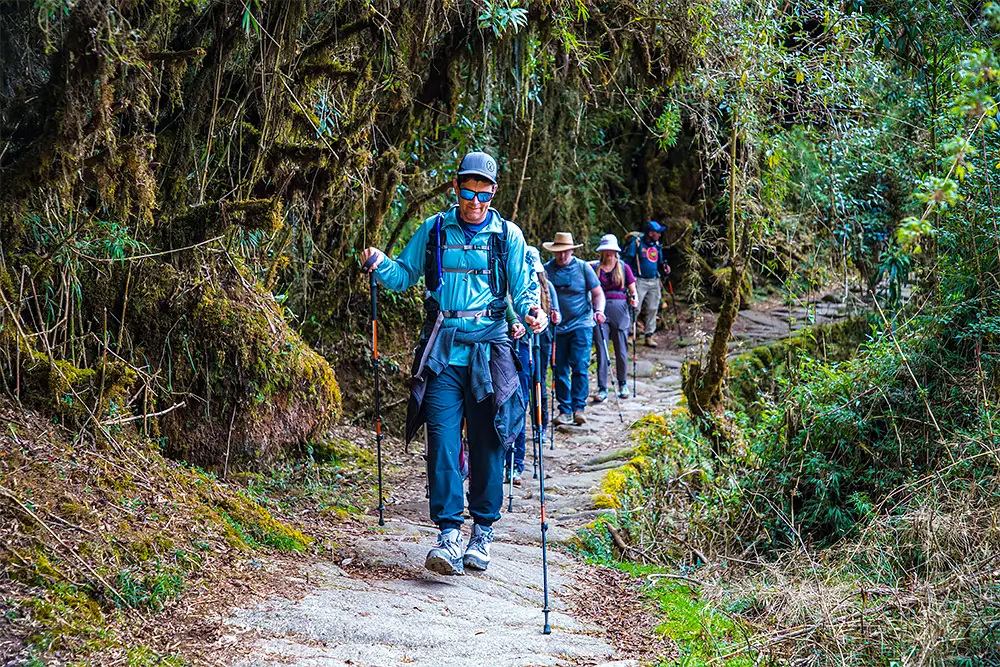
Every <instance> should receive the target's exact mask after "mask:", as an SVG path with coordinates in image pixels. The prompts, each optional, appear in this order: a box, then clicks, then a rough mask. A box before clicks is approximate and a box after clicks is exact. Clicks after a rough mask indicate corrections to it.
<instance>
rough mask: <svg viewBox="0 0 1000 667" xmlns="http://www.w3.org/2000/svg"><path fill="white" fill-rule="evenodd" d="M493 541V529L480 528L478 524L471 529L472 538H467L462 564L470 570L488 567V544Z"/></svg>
mask: <svg viewBox="0 0 1000 667" xmlns="http://www.w3.org/2000/svg"><path fill="white" fill-rule="evenodd" d="M492 541H493V529H492V528H489V527H488V526H480V525H479V524H478V523H477V524H475V525H474V526H473V527H472V536H471V537H469V548H468V549H466V550H465V558H463V559H462V560H463V562H464V563H465V567H467V568H469V569H470V570H485V569H486V568H488V567H489V566H490V542H492Z"/></svg>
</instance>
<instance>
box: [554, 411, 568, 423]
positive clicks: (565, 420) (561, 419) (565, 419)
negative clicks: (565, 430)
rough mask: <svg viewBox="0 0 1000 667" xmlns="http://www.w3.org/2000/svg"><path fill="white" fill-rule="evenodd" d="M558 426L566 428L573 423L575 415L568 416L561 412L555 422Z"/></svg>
mask: <svg viewBox="0 0 1000 667" xmlns="http://www.w3.org/2000/svg"><path fill="white" fill-rule="evenodd" d="M553 421H554V422H555V425H556V426H565V425H566V424H572V423H573V415H570V414H566V413H565V412H560V413H559V416H558V417H556V418H555V419H554V420H553Z"/></svg>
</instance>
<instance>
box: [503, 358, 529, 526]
mask: <svg viewBox="0 0 1000 667" xmlns="http://www.w3.org/2000/svg"><path fill="white" fill-rule="evenodd" d="M515 345H520V343H519V342H517V341H515ZM529 347H530V346H529ZM529 351H530V350H529ZM532 361H533V360H532V359H529V360H528V372H529V373H531V362H532ZM532 377H534V376H533V375H532ZM528 402H529V404H533V401H532V400H531V398H529V401H528ZM525 428H527V427H525ZM525 435H527V434H525ZM525 441H527V438H525ZM534 443H535V436H534V434H532V436H531V444H532V447H534ZM509 475H510V477H508V478H507V481H508V482H509V484H510V486H509V491H508V492H507V511H508V512H513V511H514V445H511V446H510V471H509Z"/></svg>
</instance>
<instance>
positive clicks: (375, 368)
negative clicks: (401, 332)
mask: <svg viewBox="0 0 1000 667" xmlns="http://www.w3.org/2000/svg"><path fill="white" fill-rule="evenodd" d="M377 259H378V255H377V254H374V255H372V256H371V257H369V258H368V261H366V262H365V265H364V266H363V267H362V269H364V270H365V271H368V275H369V276H370V277H371V290H372V373H373V374H374V375H375V451H376V456H377V458H378V525H380V526H384V525H385V496H384V495H383V494H382V392H381V390H380V388H379V381H378V376H379V359H378V296H377V295H378V285H377V284H376V282H375V272H374V271H372V270H371V269H372V265H373V264H374V263H375V261H376V260H377Z"/></svg>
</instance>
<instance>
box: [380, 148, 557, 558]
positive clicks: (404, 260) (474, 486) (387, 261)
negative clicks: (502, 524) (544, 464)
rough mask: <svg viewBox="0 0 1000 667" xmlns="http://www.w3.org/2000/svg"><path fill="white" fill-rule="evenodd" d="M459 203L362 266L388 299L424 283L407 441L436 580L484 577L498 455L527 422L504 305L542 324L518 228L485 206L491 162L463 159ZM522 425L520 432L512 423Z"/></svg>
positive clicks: (497, 496) (490, 191)
mask: <svg viewBox="0 0 1000 667" xmlns="http://www.w3.org/2000/svg"><path fill="white" fill-rule="evenodd" d="M453 187H454V189H455V194H456V195H457V196H458V205H457V206H452V207H451V208H449V209H448V210H447V211H443V212H441V213H438V214H436V215H434V216H432V217H430V218H428V219H427V220H425V221H424V222H423V224H421V225H420V228H419V229H418V230H417V231H416V233H415V234H414V235H413V238H412V239H410V242H409V243H408V244H407V245H406V247H405V248H404V249H403V252H402V253H400V255H399V256H398V257H397V258H396V259H391V258H389V257H387V256H386V255H385V254H384V253H382V251H381V250H378V249H376V248H367V249H366V250H365V251H364V252H362V254H361V261H362V263H364V262H366V261H367V260H368V259H369V258H370V257H372V256H373V255H374V256H375V257H376V259H375V260H374V264H373V266H372V270H374V271H375V275H376V278H377V279H378V281H379V282H380V283H381V284H382V285H384V286H385V287H387V288H389V289H391V290H406V289H409V288H410V287H412V286H413V285H415V284H416V283H417V282H418V281H419V280H420V278H421V277H423V278H424V281H425V287H426V288H427V293H426V300H425V302H424V309H425V311H426V313H427V318H426V320H425V322H424V329H423V335H422V336H421V344H420V346H419V347H418V348H417V354H416V358H415V360H414V365H413V374H412V375H413V381H412V387H411V400H410V406H409V408H410V409H409V410H408V414H407V439H408V440H409V439H410V438H411V437H412V436H413V435H414V434H415V432H416V428H417V426H418V424H420V423H423V422H424V421H425V422H426V424H427V458H428V461H427V475H428V481H429V485H430V513H431V520H432V521H434V523H435V524H437V526H438V529H439V530H440V534H439V536H438V544H437V546H436V547H435V548H433V549H431V550H430V552H429V553H428V554H427V560H426V562H425V566H426V567H427V568H428V569H430V570H432V571H434V572H438V573H440V574H462V573H463V572H464V568H465V567H469V568H471V569H477V570H485V569H486V567H487V566H488V565H489V561H490V551H489V546H490V542H491V541H492V539H493V529H492V525H493V523H494V522H495V521H496V520H497V519H499V518H500V507H501V506H502V504H503V465H504V453H505V450H506V449H507V448H508V447H510V446H511V445H512V443H513V440H514V438H515V437H516V435H517V429H518V428H519V427H520V426H522V425H523V422H524V401H523V399H522V398H521V393H520V389H519V386H518V379H517V373H516V366H515V361H514V357H513V353H512V350H511V345H510V339H509V338H508V335H507V323H506V321H505V319H504V311H505V310H506V297H507V295H508V294H509V295H510V301H511V304H512V305H513V308H514V311H515V312H516V313H517V314H518V315H519V316H520V317H521V318H522V319H523V320H524V322H525V323H526V324H528V325H529V326H530V327H531V329H532V331H534V332H535V333H539V332H541V331H543V330H544V329H545V327H546V325H547V323H548V319H547V317H546V315H545V313H543V312H541V310H540V309H539V308H538V295H537V292H536V291H535V290H533V289H532V285H531V279H530V275H529V270H528V267H527V265H526V264H525V247H526V246H525V242H524V236H523V235H522V233H521V230H520V229H519V228H518V227H517V226H516V225H515V224H513V223H511V222H507V221H505V220H504V219H503V218H501V217H500V215H499V214H498V213H497V212H496V210H494V209H493V208H491V207H490V206H489V203H490V201H491V200H492V199H493V196H494V195H495V194H496V191H497V164H496V161H495V160H494V159H493V158H492V157H491V156H489V155H487V154H486V153H480V152H476V153H469V154H468V155H466V156H465V157H464V158H463V159H462V163H461V165H460V166H459V171H458V175H457V177H456V178H455V180H454V182H453ZM463 417H465V420H466V428H467V436H468V445H469V468H470V470H469V498H468V501H469V513H470V514H471V515H472V519H473V521H474V524H475V525H474V526H473V529H472V534H471V537H470V538H469V546H468V549H466V550H465V551H464V553H463V544H462V542H463V541H462V533H461V528H462V524H463V521H464V520H463V517H462V512H463V510H464V508H465V503H464V499H463V497H462V495H463V494H462V492H463V484H462V475H461V473H460V472H459V465H458V459H459V450H460V448H461V424H462V418H463ZM519 421H520V423H518V422H519Z"/></svg>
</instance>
